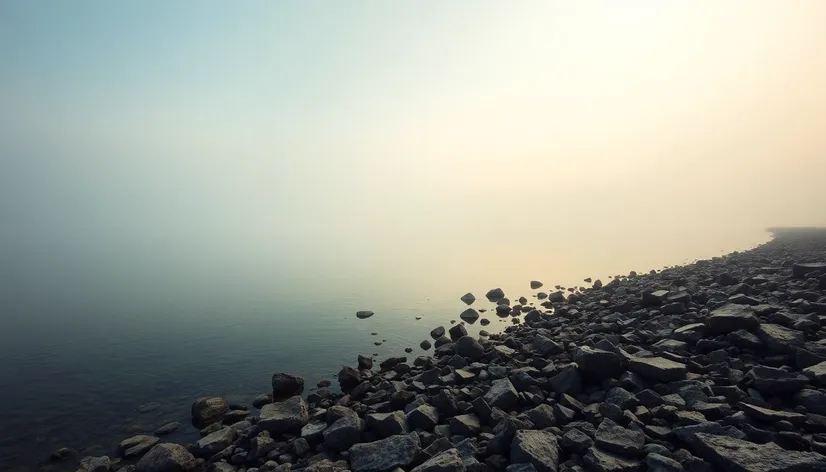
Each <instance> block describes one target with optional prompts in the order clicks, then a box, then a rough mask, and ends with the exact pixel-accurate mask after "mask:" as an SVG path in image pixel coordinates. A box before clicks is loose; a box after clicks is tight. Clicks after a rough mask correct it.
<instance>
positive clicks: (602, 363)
mask: <svg viewBox="0 0 826 472" xmlns="http://www.w3.org/2000/svg"><path fill="white" fill-rule="evenodd" d="M574 361H575V362H576V363H577V365H578V366H579V369H580V370H581V371H582V373H583V374H585V376H586V377H589V378H592V379H597V380H600V381H602V380H604V379H606V378H611V377H614V378H616V377H619V376H620V375H621V374H622V373H623V372H625V364H626V362H625V359H623V358H622V357H620V355H619V354H616V353H613V352H609V351H603V350H602V349H594V348H591V347H588V346H582V347H580V348H577V350H576V351H575V352H574Z"/></svg>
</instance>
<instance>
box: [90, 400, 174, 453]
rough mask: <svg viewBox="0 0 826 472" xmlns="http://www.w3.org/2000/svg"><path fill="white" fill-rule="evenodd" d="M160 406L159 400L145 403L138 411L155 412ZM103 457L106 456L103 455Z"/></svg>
mask: <svg viewBox="0 0 826 472" xmlns="http://www.w3.org/2000/svg"><path fill="white" fill-rule="evenodd" d="M160 407H161V404H160V403H158V402H149V403H144V404H143V405H140V406H138V408H137V412H138V413H150V412H153V411H155V410H157V409H158V408H160ZM103 457H106V456H103Z"/></svg>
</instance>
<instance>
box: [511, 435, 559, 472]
mask: <svg viewBox="0 0 826 472" xmlns="http://www.w3.org/2000/svg"><path fill="white" fill-rule="evenodd" d="M510 460H511V463H512V464H522V463H528V464H533V466H534V468H536V470H537V471H538V472H557V470H558V468H559V444H557V440H556V436H554V435H553V433H550V432H548V431H536V430H525V429H522V430H519V431H517V432H516V434H514V436H513V442H511V447H510Z"/></svg>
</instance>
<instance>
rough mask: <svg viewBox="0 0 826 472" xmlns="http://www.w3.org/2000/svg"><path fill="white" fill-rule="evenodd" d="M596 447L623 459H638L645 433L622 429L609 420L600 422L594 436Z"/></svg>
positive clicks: (643, 443)
mask: <svg viewBox="0 0 826 472" xmlns="http://www.w3.org/2000/svg"><path fill="white" fill-rule="evenodd" d="M594 439H595V443H596V445H597V447H599V448H600V449H603V450H605V451H608V452H612V453H614V454H619V455H621V456H624V457H638V456H640V455H641V454H642V448H643V446H644V445H645V433H643V432H642V431H640V430H636V429H631V428H623V427H622V426H620V425H618V424H617V423H615V422H614V421H612V420H610V419H609V418H605V419H604V420H602V423H600V424H599V428H598V429H597V433H596V435H595V436H594Z"/></svg>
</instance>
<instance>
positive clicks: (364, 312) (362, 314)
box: [356, 310, 375, 320]
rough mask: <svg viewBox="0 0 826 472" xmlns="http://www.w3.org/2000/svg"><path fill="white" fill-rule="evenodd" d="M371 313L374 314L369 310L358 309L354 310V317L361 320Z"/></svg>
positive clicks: (368, 316)
mask: <svg viewBox="0 0 826 472" xmlns="http://www.w3.org/2000/svg"><path fill="white" fill-rule="evenodd" d="M373 315H375V313H373V312H372V311H370V310H360V311H357V312H356V318H358V319H360V320H363V319H365V318H370V317H371V316H373Z"/></svg>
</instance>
